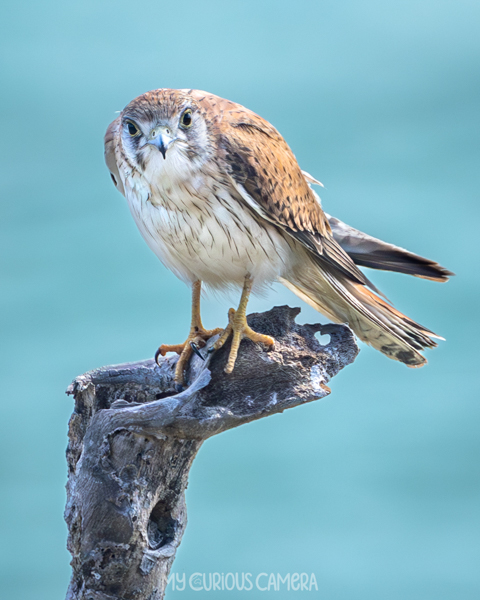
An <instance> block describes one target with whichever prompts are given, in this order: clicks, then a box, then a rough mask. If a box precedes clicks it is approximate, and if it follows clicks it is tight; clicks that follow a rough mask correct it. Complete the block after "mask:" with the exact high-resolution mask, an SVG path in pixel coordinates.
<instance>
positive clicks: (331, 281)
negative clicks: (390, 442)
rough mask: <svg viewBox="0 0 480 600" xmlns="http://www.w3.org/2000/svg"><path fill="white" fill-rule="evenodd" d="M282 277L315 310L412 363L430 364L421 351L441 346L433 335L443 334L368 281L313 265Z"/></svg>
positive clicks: (380, 347)
mask: <svg viewBox="0 0 480 600" xmlns="http://www.w3.org/2000/svg"><path fill="white" fill-rule="evenodd" d="M280 281H281V283H283V284H284V285H285V286H286V287H287V288H289V289H290V290H291V291H293V292H294V293H295V294H296V295H297V296H299V297H300V298H302V299H303V300H304V301H306V302H307V303H308V304H310V306H312V307H313V308H315V310H318V311H319V312H320V313H322V314H324V315H326V316H327V317H328V318H330V319H331V320H332V321H334V322H336V323H348V325H349V326H350V327H351V328H352V329H353V331H354V332H355V334H356V335H357V336H358V337H359V338H360V339H361V340H362V341H364V342H366V343H367V344H369V345H371V346H373V347H374V348H375V349H377V350H379V351H380V352H382V353H383V354H385V355H386V356H388V357H389V358H392V359H394V360H398V361H400V362H403V363H404V364H406V365H407V366H409V367H421V366H423V365H424V364H426V362H427V360H426V359H425V358H424V357H423V356H422V355H421V354H420V351H421V350H424V349H425V348H434V347H435V346H437V344H436V342H435V341H434V340H433V339H432V337H436V338H439V336H437V335H435V334H434V333H433V332H432V331H430V330H429V329H427V328H426V327H423V326H422V325H419V324H418V323H415V321H412V320H411V319H409V318H408V317H407V316H406V315H404V314H402V313H401V312H400V311H398V310H396V309H395V308H393V306H391V305H390V304H388V302H386V301H384V300H382V298H380V297H379V296H377V295H376V294H375V293H374V292H372V291H370V290H369V289H368V288H366V287H365V286H364V285H361V284H358V283H354V282H352V281H349V280H348V279H346V278H344V277H341V276H339V275H338V274H335V273H334V272H331V271H325V270H324V269H322V270H321V271H320V270H319V269H318V268H315V267H314V266H313V265H312V266H311V267H310V268H308V269H302V270H301V272H300V273H295V274H289V275H288V279H285V278H281V279H280ZM439 339H443V338H439Z"/></svg>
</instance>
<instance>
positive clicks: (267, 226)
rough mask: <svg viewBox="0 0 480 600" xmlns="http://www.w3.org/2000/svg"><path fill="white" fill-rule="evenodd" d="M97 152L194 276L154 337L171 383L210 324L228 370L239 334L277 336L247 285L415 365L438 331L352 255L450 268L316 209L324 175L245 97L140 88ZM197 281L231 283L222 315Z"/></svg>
mask: <svg viewBox="0 0 480 600" xmlns="http://www.w3.org/2000/svg"><path fill="white" fill-rule="evenodd" d="M105 160H106V164H107V167H108V169H109V171H110V175H111V178H112V181H113V183H114V185H115V187H116V188H117V190H119V191H120V192H121V193H122V194H123V196H125V198H126V200H127V202H128V206H129V208H130V212H131V214H132V216H133V218H134V220H135V222H136V224H137V226H138V229H139V230H140V232H141V234H142V236H143V237H144V239H145V241H146V242H147V244H148V246H149V247H150V248H151V250H153V252H154V253H155V254H156V255H157V256H158V258H159V259H160V260H161V261H162V262H163V264H164V265H165V266H166V267H167V268H169V269H170V270H171V271H173V273H174V274H175V275H176V276H177V277H179V278H180V279H181V280H183V281H184V282H185V283H186V284H188V285H189V286H190V287H191V288H192V315H191V325H190V332H189V334H188V337H187V340H186V341H185V342H184V343H182V344H177V345H166V344H163V345H161V346H160V347H159V348H158V350H157V353H156V355H155V360H156V361H158V357H159V356H160V355H162V356H164V355H165V354H166V353H167V352H176V353H178V354H179V355H180V356H179V359H178V361H177V364H176V369H175V382H176V384H177V386H178V387H179V389H182V386H183V385H184V383H185V370H186V368H187V366H188V363H189V360H190V358H191V356H192V353H193V352H196V353H199V348H202V347H204V346H205V345H206V342H207V341H208V340H209V339H210V338H211V337H213V336H216V335H218V336H219V337H218V338H217V340H216V341H215V343H214V344H213V346H212V348H211V349H212V350H213V351H216V350H218V349H219V348H221V347H222V346H223V345H224V344H225V343H226V341H227V340H228V339H229V338H230V337H232V342H231V347H230V352H229V355H228V360H227V363H226V367H225V372H226V373H231V372H232V371H233V369H234V366H235V361H236V358H237V354H238V350H239V346H240V342H241V340H242V339H244V338H248V339H250V340H252V341H253V342H256V343H260V344H264V345H265V346H266V347H267V348H272V347H273V346H274V344H275V340H274V339H273V338H272V337H271V336H268V335H264V334H261V333H258V332H255V331H253V330H252V329H251V328H250V327H249V325H248V323H247V319H246V310H247V304H248V299H249V296H250V294H251V293H252V292H253V293H261V292H262V291H263V290H265V289H266V288H268V286H270V285H271V284H272V283H273V282H275V281H280V282H281V283H282V284H284V285H285V286H286V287H287V288H288V289H290V290H291V291H293V292H294V293H295V294H296V295H297V296H299V297H300V298H301V299H302V300H304V301H305V302H306V303H307V304H309V305H310V306H312V307H313V308H314V309H316V310H317V311H318V312H320V313H322V314H323V315H325V316H326V317H328V318H329V319H331V320H332V321H334V322H336V323H347V324H348V325H349V326H350V327H351V329H353V331H354V332H355V334H356V335H357V337H358V338H359V339H361V340H362V341H364V342H366V343H367V344H369V345H371V346H373V347H374V348H376V349H377V350H379V351H380V352H382V353H383V354H385V355H386V356H388V357H389V358H391V359H394V360H397V361H400V362H402V363H404V364H406V365H407V366H409V367H421V366H423V365H424V364H425V363H426V359H425V357H424V356H423V355H422V354H421V351H422V350H424V349H426V348H433V347H435V346H436V345H437V343H436V342H435V341H434V338H439V339H443V338H441V337H440V336H437V335H436V334H434V333H433V332H432V331H430V330H429V329H427V328H426V327H423V326H422V325H420V324H418V323H416V322H415V321H413V320H412V319H410V318H409V317H407V316H406V315H404V314H402V313H401V312H399V311H398V310H397V309H395V308H394V307H393V305H392V304H391V303H390V302H389V301H388V300H387V299H386V297H385V296H383V294H382V293H381V292H380V291H379V290H378V289H377V288H376V287H375V285H374V284H373V283H372V282H371V281H370V280H369V279H368V278H367V276H366V275H365V274H364V272H363V271H362V270H360V268H359V267H369V268H373V269H381V270H387V271H395V272H399V273H406V274H410V275H413V276H415V277H421V278H425V279H430V280H433V281H438V282H445V281H447V280H448V278H449V277H450V276H451V275H453V273H452V272H450V271H448V270H447V269H445V268H444V267H442V266H440V265H439V264H438V263H436V262H435V261H432V260H429V259H426V258H423V257H421V256H418V255H416V254H413V253H411V252H408V251H407V250H404V249H403V248H400V247H398V246H394V245H393V244H389V243H386V242H383V241H381V240H380V239H377V238H374V237H372V236H369V235H368V234H365V233H363V232H361V231H359V230H357V229H355V228H353V227H350V226H349V225H346V224H345V223H343V222H342V221H340V220H339V219H336V218H335V217H332V216H330V215H328V214H327V213H325V212H324V211H323V209H322V205H321V201H320V198H319V196H318V194H317V193H316V192H315V191H314V188H313V186H314V185H322V184H321V183H320V182H319V181H318V180H316V179H315V178H314V177H312V176H311V175H310V174H308V173H307V172H305V171H303V170H302V169H301V168H300V166H299V164H298V162H297V160H296V158H295V156H294V154H293V152H292V150H291V149H290V147H289V146H288V144H287V142H286V141H285V139H284V138H283V137H282V135H281V134H280V133H279V132H278V131H277V129H275V127H274V126H273V125H271V124H270V123H269V122H268V121H266V120H265V119H263V118H262V117H260V116H259V115H257V114H256V113H254V112H252V111H251V110H249V109H248V108H245V107H244V106H242V105H240V104H237V103H235V102H232V101H230V100H226V99H223V98H220V97H219V96H216V95H214V94H211V93H208V92H204V91H201V90H194V89H190V90H188V89H168V88H161V89H157V90H152V91H149V92H147V93H145V94H142V95H140V96H138V97H137V98H135V99H134V100H132V101H131V102H130V103H129V104H128V105H127V106H126V107H125V108H124V109H123V110H122V111H121V112H120V114H119V116H118V117H117V118H116V119H115V120H114V121H113V122H112V123H111V124H110V125H109V127H108V129H107V132H106V134H105ZM202 285H205V286H207V287H208V288H210V289H213V290H229V289H234V290H238V291H239V292H240V302H239V304H238V307H237V308H236V309H233V308H230V310H229V311H228V324H227V325H226V327H218V328H215V329H212V330H207V329H205V328H204V326H203V324H202V320H201V314H200V297H201V292H202Z"/></svg>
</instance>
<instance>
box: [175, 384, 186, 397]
mask: <svg viewBox="0 0 480 600" xmlns="http://www.w3.org/2000/svg"><path fill="white" fill-rule="evenodd" d="M183 390H184V387H183V385H182V384H181V383H176V384H175V391H176V392H177V394H179V393H180V392H183Z"/></svg>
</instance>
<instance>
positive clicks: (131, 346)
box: [0, 0, 480, 600]
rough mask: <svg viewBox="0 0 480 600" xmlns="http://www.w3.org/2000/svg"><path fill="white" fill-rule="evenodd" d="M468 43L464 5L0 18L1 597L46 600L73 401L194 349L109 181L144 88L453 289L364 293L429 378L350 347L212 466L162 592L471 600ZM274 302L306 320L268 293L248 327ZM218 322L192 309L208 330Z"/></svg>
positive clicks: (121, 6)
mask: <svg viewBox="0 0 480 600" xmlns="http://www.w3.org/2000/svg"><path fill="white" fill-rule="evenodd" d="M479 28H480V3H479V2H478V1H476V0H472V1H468V0H430V1H424V0H415V1H413V0H401V1H393V0H363V1H351V0H350V1H348V0H337V1H333V0H331V1H318V2H307V1H301V0H300V1H299V0H297V1H296V2H282V1H278V0H277V1H276V2H273V1H265V2H260V1H257V2H253V1H243V2H220V1H215V0H211V1H207V2H194V1H192V0H185V1H183V2H168V3H166V2H160V1H155V2H154V1H148V0H137V1H136V2H126V1H124V0H116V1H115V2H113V1H99V0H82V1H79V0H74V1H70V2H58V1H51V0H45V1H43V2H25V1H19V2H16V3H9V4H7V3H4V5H3V6H2V35H1V39H0V43H1V47H2V52H1V55H2V67H1V69H2V71H1V81H2V94H1V95H0V105H1V113H0V114H1V122H2V125H1V132H2V133H1V135H0V145H1V153H2V154H1V164H2V167H3V168H2V176H1V222H0V230H1V234H0V244H1V250H0V264H1V280H2V284H1V297H0V302H1V310H0V321H1V344H2V348H1V359H0V368H1V371H2V375H1V388H0V389H1V392H2V394H1V395H2V398H1V404H0V423H1V435H0V469H1V495H0V527H1V537H2V544H1V548H0V552H1V572H0V596H1V597H2V598H8V599H9V600H20V599H21V600H53V599H55V598H63V597H64V593H65V589H66V586H67V583H68V579H69V572H70V571H69V565H68V563H69V556H68V554H67V551H66V550H65V540H66V527H65V524H64V522H63V517H62V513H63V507H64V501H65V492H64V484H65V480H66V466H65V459H64V449H65V446H66V431H67V421H68V417H69V414H70V412H71V409H72V400H71V398H68V397H66V396H65V395H64V390H65V388H66V387H67V385H68V384H69V382H70V381H71V380H72V379H73V378H74V377H75V376H76V375H78V374H81V373H83V372H84V371H87V370H89V369H92V368H95V367H98V366H101V365H105V364H113V363H119V362H125V361H131V360H137V359H142V358H147V357H150V356H152V354H153V352H154V351H155V349H156V348H157V346H158V344H159V343H176V342H179V341H181V340H183V339H184V338H185V336H186V333H187V329H188V326H189V323H188V320H189V302H190V297H189V292H188V290H187V288H186V287H185V286H184V285H183V284H182V283H181V282H179V281H178V280H176V278H175V277H174V276H173V275H172V274H171V273H170V272H168V271H167V270H166V269H165V268H164V267H163V266H162V265H161V264H160V263H159V262H158V260H157V259H156V258H155V256H154V255H153V254H152V253H151V252H150V251H149V250H148V248H147V246H146V245H145V243H144V242H143V240H142V239H141V237H140V234H139V233H138V231H137V230H136V227H135V225H134V223H133V220H132V219H131V217H130V214H129V212H128V208H127V205H126V203H125V201H124V199H123V198H122V197H121V196H120V194H118V192H117V191H116V190H115V189H114V187H113V185H112V183H111V181H110V178H109V175H108V172H107V170H106V168H105V167H104V164H103V134H104V131H105V129H106V127H107V125H108V124H109V123H110V121H112V120H113V119H114V118H115V111H117V110H121V109H122V108H123V107H124V105H125V104H127V103H128V102H129V101H130V100H131V99H133V98H134V97H135V96H137V95H139V94H141V93H143V92H145V91H147V90H150V89H153V88H158V87H174V88H177V87H178V88H183V87H193V88H200V89H205V90H208V91H210V92H213V93H216V94H218V95H220V96H223V97H226V98H229V99H232V100H235V101H237V102H240V103H242V104H244V105H245V106H247V107H249V108H251V109H253V110H254V111H256V112H258V113H259V114H261V115H262V116H263V117H265V118H267V119H268V120H269V121H271V122H272V123H273V124H274V125H275V126H276V127H277V128H278V129H279V130H280V131H281V132H282V134H283V135H284V136H285V138H286V139H287V141H288V142H289V144H290V145H291V147H292V149H293V151H294V152H295V154H296V156H297V158H298V160H299V162H300V164H301V165H302V168H303V169H305V170H307V171H309V172H310V173H312V175H314V176H315V177H317V178H319V179H320V180H321V181H323V182H324V184H325V189H324V190H323V191H322V194H321V195H322V199H323V203H324V206H325V208H326V210H327V211H328V212H330V213H332V214H334V215H336V216H338V217H340V218H341V219H344V220H345V221H346V222H347V223H349V224H351V225H354V226H356V227H358V228H360V229H363V230H366V231H367V232H369V233H371V234H373V235H376V236H379V237H382V238H384V239H387V240H389V241H392V242H394V243H397V244H399V245H402V246H406V247H408V248H409V249H411V250H413V251H416V252H419V253H421V254H423V255H426V256H428V257H431V258H434V259H436V260H438V261H440V262H441V263H442V264H444V265H445V266H446V267H448V268H450V269H452V270H453V271H455V272H456V273H457V277H456V278H454V279H453V280H452V281H451V282H449V283H448V284H446V285H441V284H437V283H433V282H428V281H423V280H419V279H413V278H408V277H406V276H400V275H392V274H385V273H374V274H373V276H372V277H373V280H374V281H375V283H376V284H377V285H379V286H380V287H381V289H382V290H383V291H385V292H386V294H387V295H388V296H389V297H390V298H391V299H393V300H394V302H395V305H396V306H397V307H398V308H399V309H400V310H403V311H405V312H406V313H407V314H408V315H410V316H411V317H413V318H415V319H417V320H418V321H419V322H421V323H424V324H425V325H426V326H428V327H430V328H432V329H433V330H434V331H436V332H438V333H440V334H442V335H444V336H445V337H446V339H447V342H443V343H440V346H439V348H438V349H436V350H435V351H433V352H428V358H429V364H428V366H427V367H426V368H424V369H420V370H411V369H406V368H405V367H404V366H403V365H400V364H398V363H394V362H392V361H389V360H387V359H386V358H385V357H383V356H381V355H380V354H379V353H377V352H375V351H373V350H371V349H370V348H367V347H366V346H362V351H361V353H360V356H359V357H358V359H357V361H356V362H355V364H354V365H352V366H350V367H348V368H347V369H346V370H345V371H343V372H342V373H341V374H340V375H339V376H338V377H337V378H336V379H335V380H334V381H333V382H332V386H331V387H332V394H331V396H330V397H328V398H327V399H325V400H323V401H321V402H318V403H314V404H311V405H309V406H304V407H301V408H298V409H295V410H292V411H288V412H287V413H285V414H283V415H279V416H275V417H272V418H269V419H265V420H262V421H261V422H257V423H253V424H251V425H249V426H248V427H242V428H239V429H237V430H234V431H230V432H228V433H225V434H223V435H221V436H219V437H217V438H215V439H212V440H209V441H208V442H207V443H206V444H205V445H204V447H203V448H202V450H201V451H200V454H199V456H198V458H197V460H196V462H195V465H194V467H193V470H192V474H191V481H190V486H189V489H188V492H187V502H188V508H189V526H188V529H187V533H186V535H185V537H184V540H183V543H182V546H181V548H180V550H179V553H178V556H177V560H176V562H175V565H174V571H175V572H178V573H183V572H185V573H187V574H191V573H194V572H196V571H197V572H205V573H209V572H225V573H227V572H242V571H243V572H251V573H253V574H258V573H260V572H262V571H263V572H267V573H270V572H274V573H277V572H279V573H281V574H282V575H283V574H286V573H294V572H307V573H311V572H314V573H315V575H316V578H317V581H318V586H319V591H318V592H312V593H311V594H310V596H311V597H318V598H322V599H324V600H363V599H368V600H384V599H386V598H388V599H389V600H404V599H406V598H408V599H409V600H417V599H418V600H444V599H445V600H446V599H449V600H450V599H452V600H453V599H455V600H458V599H461V600H465V599H478V598H479V597H480V568H479V565H480V547H479V546H480V544H479V534H480V514H479V506H480V502H479V500H480V498H479V488H480V485H479V451H480V442H479V417H480V407H479V389H478V387H479V386H478V383H479V376H478V372H479V366H478V351H477V348H478V341H477V339H478V335H479V333H480V332H479V326H478V324H479V320H478V316H477V311H478V294H479V291H480V290H479V284H480V280H479V268H478V230H479V229H478V228H479V183H480V182H479V178H478V175H479V171H480V169H479V145H478V142H479V138H480V127H479V125H480V117H479V107H480V77H479V75H480V68H479V67H480V65H479V61H480V41H479V39H480V36H479ZM284 303H289V304H290V305H294V306H299V305H301V306H302V313H301V315H300V319H301V320H302V322H303V321H309V322H315V321H317V320H319V318H320V317H318V315H317V314H316V313H314V311H313V310H311V309H309V308H308V307H306V306H305V305H303V304H302V303H301V302H300V301H299V300H298V299H296V298H295V297H294V296H292V295H291V294H290V293H288V292H287V291H286V290H285V289H283V288H281V287H278V288H277V287H276V288H275V289H274V290H273V291H272V292H271V294H269V295H268V297H266V298H261V299H253V300H252V301H251V303H250V308H251V311H256V310H266V309H268V308H270V307H271V306H272V305H278V304H284ZM230 304H231V301H230V300H229V299H225V298H209V299H207V300H206V301H205V302H204V306H203V313H204V321H205V322H206V324H207V325H208V326H218V325H221V324H223V323H225V319H226V310H227V308H228V307H229V306H230ZM323 320H324V321H325V319H323ZM266 594H267V592H265V593H263V594H262V593H261V592H258V591H257V592H253V591H252V592H250V593H249V594H245V593H244V594H243V596H242V595H241V594H240V593H239V592H237V593H234V592H230V593H227V592H224V593H223V594H221V595H222V597H223V596H224V595H225V596H226V597H228V598H232V599H234V598H237V597H252V598H255V597H258V596H260V597H264V596H265V595H266ZM270 594H273V592H270ZM298 596H299V593H294V592H290V593H287V592H277V593H276V594H274V597H276V598H287V597H288V598H292V599H293V598H296V597H298ZM303 596H304V594H302V595H301V597H303ZM307 596H308V594H307ZM175 597H177V598H184V599H185V600H187V599H188V598H193V597H195V598H203V597H206V594H204V593H195V592H193V591H190V592H187V591H186V592H183V593H180V592H172V591H170V592H169V593H168V595H167V598H170V599H172V598H175Z"/></svg>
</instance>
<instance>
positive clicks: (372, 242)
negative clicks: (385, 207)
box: [327, 215, 454, 281]
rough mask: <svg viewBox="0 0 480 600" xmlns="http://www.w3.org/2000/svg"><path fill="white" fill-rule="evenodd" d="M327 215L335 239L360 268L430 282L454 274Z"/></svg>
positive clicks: (428, 260) (431, 261)
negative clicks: (411, 276) (403, 274)
mask: <svg viewBox="0 0 480 600" xmlns="http://www.w3.org/2000/svg"><path fill="white" fill-rule="evenodd" d="M327 218H328V221H329V223H330V227H331V228H332V233H333V237H334V238H335V240H336V241H337V242H338V243H339V244H340V246H341V247H342V248H343V249H344V250H345V252H346V253H347V254H348V255H349V256H350V258H351V259H352V260H353V262H354V263H355V264H357V265H359V266H361V267H370V268H371V269H382V270H384V271H395V272H397V273H406V274H407V275H413V276H414V277H422V278H423V279H432V280H433V281H448V278H449V277H451V276H452V275H454V273H452V272H451V271H448V270H447V269H445V268H444V267H442V266H441V265H439V264H438V263H437V262H435V261H433V260H430V259H428V258H423V256H418V254H413V252H409V251H408V250H404V249H403V248H400V247H399V246H394V245H393V244H389V243H387V242H383V241H382V240H379V239H377V238H374V237H372V236H371V235H367V234H366V233H363V232H362V231H359V230H358V229H354V228H353V227H350V225H347V224H346V223H343V222H342V221H340V220H339V219H336V218H335V217H331V216H330V215H327Z"/></svg>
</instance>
